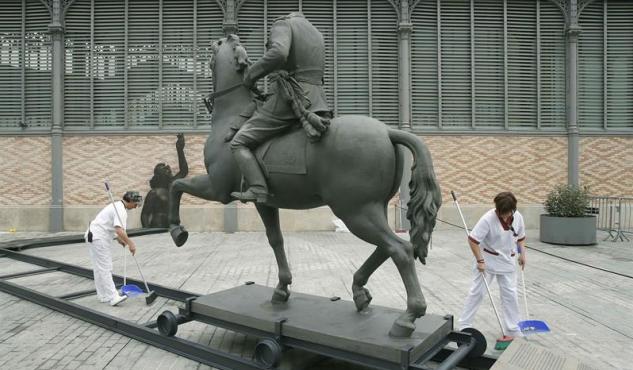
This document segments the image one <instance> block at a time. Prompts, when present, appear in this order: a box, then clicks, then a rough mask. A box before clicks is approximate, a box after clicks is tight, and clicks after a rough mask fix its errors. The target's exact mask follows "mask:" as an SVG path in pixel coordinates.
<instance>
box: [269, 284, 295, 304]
mask: <svg viewBox="0 0 633 370" xmlns="http://www.w3.org/2000/svg"><path fill="white" fill-rule="evenodd" d="M288 298H290V292H289V291H287V290H283V289H279V288H275V292H274V293H273V297H272V298H271V299H270V301H271V302H272V303H273V304H281V303H286V302H288Z"/></svg>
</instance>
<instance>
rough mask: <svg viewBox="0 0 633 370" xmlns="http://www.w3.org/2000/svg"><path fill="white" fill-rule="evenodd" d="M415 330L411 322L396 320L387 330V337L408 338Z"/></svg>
mask: <svg viewBox="0 0 633 370" xmlns="http://www.w3.org/2000/svg"><path fill="white" fill-rule="evenodd" d="M414 330H415V324H414V323H412V322H411V321H406V320H402V319H398V320H396V321H394V323H393V325H392V326H391V330H389V335H390V336H392V337H395V338H408V337H410V336H411V334H412V333H413V331H414Z"/></svg>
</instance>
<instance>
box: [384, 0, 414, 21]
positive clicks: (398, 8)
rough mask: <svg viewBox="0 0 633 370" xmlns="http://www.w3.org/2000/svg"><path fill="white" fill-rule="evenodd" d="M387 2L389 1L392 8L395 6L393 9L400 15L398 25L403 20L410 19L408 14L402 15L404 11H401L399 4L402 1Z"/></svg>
mask: <svg viewBox="0 0 633 370" xmlns="http://www.w3.org/2000/svg"><path fill="white" fill-rule="evenodd" d="M387 1H389V4H391V6H393V9H394V10H395V11H396V14H397V15H398V23H400V22H401V21H402V19H409V16H408V14H401V13H402V11H401V9H400V6H399V5H400V4H399V3H401V2H402V0H387ZM409 14H410V13H409Z"/></svg>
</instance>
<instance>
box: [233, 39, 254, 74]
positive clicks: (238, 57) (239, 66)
mask: <svg viewBox="0 0 633 370" xmlns="http://www.w3.org/2000/svg"><path fill="white" fill-rule="evenodd" d="M235 62H236V66H235V69H236V70H237V71H239V72H242V71H244V69H246V67H248V66H249V65H250V64H251V61H250V59H248V54H247V53H246V49H244V47H243V46H242V45H236V46H235Z"/></svg>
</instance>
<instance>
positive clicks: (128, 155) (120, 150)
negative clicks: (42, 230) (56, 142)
mask: <svg viewBox="0 0 633 370" xmlns="http://www.w3.org/2000/svg"><path fill="white" fill-rule="evenodd" d="M205 140H206V135H204V134H197V135H185V141H186V145H185V156H186V158H187V163H188V164H189V175H188V176H194V175H198V174H203V173H206V170H205V169H204V160H203V158H202V150H203V147H204V142H205ZM160 162H164V163H167V164H168V165H169V166H171V168H172V171H173V172H174V173H176V172H178V155H177V154H176V135H152V136H141V135H133V136H132V135H131V136H123V135H107V136H106V135H100V136H67V137H65V138H64V204H65V205H67V206H77V205H101V204H104V203H106V202H108V195H107V193H106V192H105V188H104V186H103V181H104V179H106V178H107V179H109V180H110V183H111V186H112V189H113V191H114V196H115V198H119V197H121V195H122V194H123V193H124V192H125V191H126V190H129V189H135V190H138V191H140V192H141V194H143V195H145V194H146V193H147V192H148V191H149V190H150V187H149V180H150V179H151V178H152V176H153V174H154V166H155V165H156V164H157V163H160ZM207 203H208V202H207V201H204V200H202V199H198V198H194V197H191V196H189V195H185V196H183V204H186V205H193V204H207Z"/></svg>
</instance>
